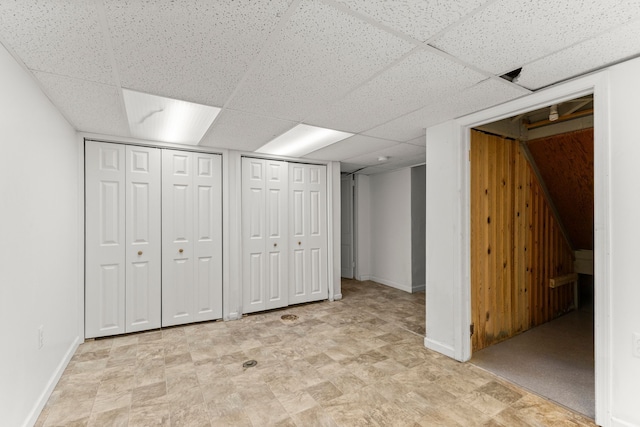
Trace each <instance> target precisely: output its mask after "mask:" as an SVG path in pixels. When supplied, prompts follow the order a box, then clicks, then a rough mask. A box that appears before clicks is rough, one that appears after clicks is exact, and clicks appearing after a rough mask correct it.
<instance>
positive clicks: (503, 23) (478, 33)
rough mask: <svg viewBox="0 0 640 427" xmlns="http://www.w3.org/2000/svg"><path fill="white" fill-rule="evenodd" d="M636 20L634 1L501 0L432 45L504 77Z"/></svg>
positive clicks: (638, 8)
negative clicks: (537, 60)
mask: <svg viewBox="0 0 640 427" xmlns="http://www.w3.org/2000/svg"><path fill="white" fill-rule="evenodd" d="M638 16H640V2H638V1H637V0H622V1H621V0H582V1H580V2H572V1H558V0H537V1H535V2H531V3H523V2H520V1H513V0H500V1H497V2H495V3H492V4H491V5H489V6H488V7H486V8H484V9H482V10H481V11H480V12H478V13H477V14H475V15H473V16H471V17H470V18H469V19H468V20H466V21H464V22H463V23H462V24H460V25H459V26H457V27H455V28H453V29H451V30H450V31H447V32H446V33H444V35H443V36H442V37H440V38H439V39H438V40H436V41H435V42H434V43H431V44H433V45H434V46H436V47H437V48H438V49H441V50H443V51H445V52H447V53H449V54H451V55H453V56H456V57H458V58H460V59H462V60H464V61H467V62H469V63H471V64H473V65H475V66H477V67H479V68H481V69H484V70H487V71H490V72H492V73H494V74H504V73H506V72H508V71H511V70H513V69H516V68H518V67H521V66H523V65H525V64H527V63H529V62H532V61H534V60H536V59H538V58H541V57H543V56H545V55H549V54H551V53H553V52H556V51H557V50H559V49H562V48H565V47H568V46H571V45H573V44H575V43H578V42H580V41H583V40H586V39H588V38H591V37H593V36H596V35H598V34H600V33H601V32H603V31H606V30H608V29H611V28H613V27H615V26H617V25H621V24H624V23H625V22H628V21H630V20H631V19H634V18H636V17H638ZM599 54H600V51H598V52H591V55H594V56H597V55H599Z"/></svg>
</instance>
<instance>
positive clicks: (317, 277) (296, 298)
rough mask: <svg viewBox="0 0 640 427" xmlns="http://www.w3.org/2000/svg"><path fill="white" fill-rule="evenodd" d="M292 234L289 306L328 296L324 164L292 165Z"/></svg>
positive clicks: (290, 171) (290, 170)
mask: <svg viewBox="0 0 640 427" xmlns="http://www.w3.org/2000/svg"><path fill="white" fill-rule="evenodd" d="M289 206H290V208H289V212H290V215H291V218H290V221H289V224H290V228H289V230H290V231H289V235H290V240H289V242H290V245H291V261H290V262H291V267H290V279H289V283H290V284H289V289H290V296H289V303H293V304H298V303H303V302H309V301H317V300H322V299H326V298H327V297H328V283H327V169H326V166H324V165H306V164H298V163H291V164H289Z"/></svg>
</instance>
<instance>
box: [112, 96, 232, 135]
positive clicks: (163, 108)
mask: <svg viewBox="0 0 640 427" xmlns="http://www.w3.org/2000/svg"><path fill="white" fill-rule="evenodd" d="M122 94H123V96H124V105H125V107H126V109H127V120H129V129H130V130H131V136H134V137H136V138H141V139H150V140H155V141H164V142H173V143H176V144H191V145H197V144H198V143H199V142H200V140H201V139H202V137H203V136H204V134H205V132H206V131H207V129H209V127H210V126H211V123H213V121H214V120H215V118H216V116H217V115H218V113H219V112H220V108H216V107H211V106H208V105H201V104H195V103H193V102H187V101H180V100H178V99H171V98H165V97H162V96H156V95H149V94H147V93H142V92H136V91H133V90H129V89H122Z"/></svg>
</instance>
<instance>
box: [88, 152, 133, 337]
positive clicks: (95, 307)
mask: <svg viewBox="0 0 640 427" xmlns="http://www.w3.org/2000/svg"><path fill="white" fill-rule="evenodd" d="M85 162H86V174H85V193H86V196H85V203H86V208H85V210H86V212H85V214H86V222H85V227H86V237H85V238H86V254H85V257H86V259H85V263H86V265H85V276H86V277H85V280H86V289H85V300H86V304H85V312H86V313H85V336H86V337H87V338H93V337H100V336H107V335H115V334H122V333H125V332H126V329H125V311H124V308H125V271H126V266H125V264H126V262H125V246H126V238H125V212H126V211H125V200H126V199H125V147H124V146H123V145H116V144H102V143H98V142H87V143H86V145H85Z"/></svg>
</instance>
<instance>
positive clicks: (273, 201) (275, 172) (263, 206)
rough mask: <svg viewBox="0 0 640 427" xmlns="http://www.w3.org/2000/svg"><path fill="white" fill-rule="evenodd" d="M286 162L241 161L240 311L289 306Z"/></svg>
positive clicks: (251, 159) (247, 159) (246, 311)
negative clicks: (241, 267)
mask: <svg viewBox="0 0 640 427" xmlns="http://www.w3.org/2000/svg"><path fill="white" fill-rule="evenodd" d="M287 176H288V166H287V163H286V162H283V161H276V160H263V159H253V158H246V157H245V158H243V159H242V244H243V256H242V262H243V266H244V269H243V274H242V284H243V287H242V290H243V307H242V308H243V312H244V313H252V312H255V311H263V310H270V309H274V308H278V307H285V306H287V305H288V304H289V298H288V297H289V289H288V274H287V270H288V253H287V238H286V236H287V232H288V225H287V184H288V182H287Z"/></svg>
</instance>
